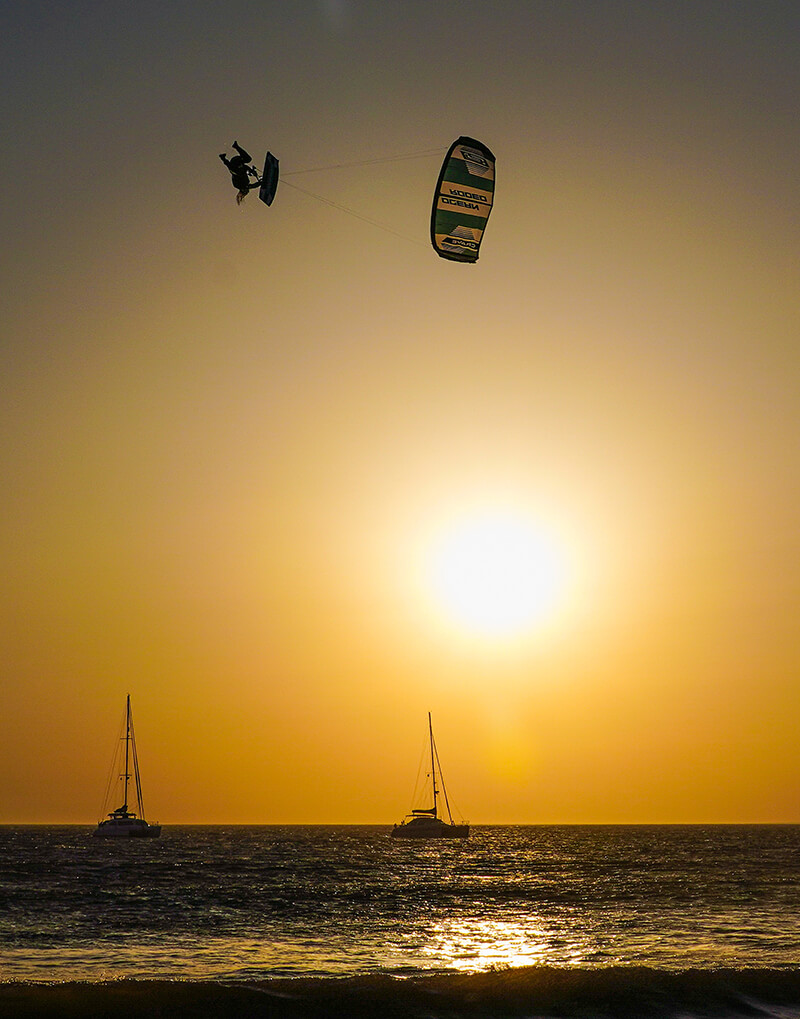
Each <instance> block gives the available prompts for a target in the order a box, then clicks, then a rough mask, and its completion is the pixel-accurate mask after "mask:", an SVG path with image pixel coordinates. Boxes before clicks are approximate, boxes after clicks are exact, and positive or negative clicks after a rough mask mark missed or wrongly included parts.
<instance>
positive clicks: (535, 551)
mask: <svg viewBox="0 0 800 1019" xmlns="http://www.w3.org/2000/svg"><path fill="white" fill-rule="evenodd" d="M432 566H433V568H432V581H433V587H434V591H435V594H436V597H437V599H438V600H439V601H440V603H441V604H442V606H443V607H444V609H445V610H446V611H447V613H448V615H449V616H451V617H452V618H453V620H454V621H455V622H457V623H459V624H460V625H462V626H466V627H467V628H469V629H470V630H471V631H472V632H476V633H481V634H483V635H486V636H503V635H511V634H514V633H518V632H521V631H522V630H525V629H527V628H529V627H531V626H533V625H534V624H536V623H538V622H541V621H542V620H543V619H544V618H545V617H546V616H547V615H548V614H549V613H550V612H551V611H553V610H554V609H555V607H556V605H557V603H558V600H559V596H560V594H561V591H562V587H563V581H564V563H563V557H562V556H561V554H560V551H559V548H558V546H557V544H556V542H555V541H554V539H552V538H550V537H549V536H547V535H546V534H544V533H543V532H541V531H540V530H538V529H537V528H536V526H535V524H534V523H533V522H532V521H530V520H527V519H526V518H524V517H521V516H516V515H513V514H509V513H493V514H484V515H481V516H475V517H472V518H470V519H469V520H465V521H462V522H461V523H460V524H458V525H456V526H454V527H452V528H451V529H450V530H449V531H448V532H447V533H446V534H444V535H442V536H441V538H440V540H439V542H438V544H437V547H436V550H435V551H434V555H433V564H432Z"/></svg>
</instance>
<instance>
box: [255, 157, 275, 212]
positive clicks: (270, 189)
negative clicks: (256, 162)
mask: <svg viewBox="0 0 800 1019" xmlns="http://www.w3.org/2000/svg"><path fill="white" fill-rule="evenodd" d="M277 190H278V160H277V159H276V158H275V156H273V155H272V153H271V152H268V153H267V155H266V157H265V159H264V172H263V173H262V174H261V187H260V188H259V190H258V197H259V198H260V199H261V201H262V202H263V203H264V204H265V205H272V200H273V198H274V197H275V192H276V191H277Z"/></svg>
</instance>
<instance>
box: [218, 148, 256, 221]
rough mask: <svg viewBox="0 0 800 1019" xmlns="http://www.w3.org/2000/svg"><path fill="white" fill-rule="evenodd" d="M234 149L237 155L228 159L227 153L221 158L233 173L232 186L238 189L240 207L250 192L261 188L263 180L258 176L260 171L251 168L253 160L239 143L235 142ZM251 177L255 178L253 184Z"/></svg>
mask: <svg viewBox="0 0 800 1019" xmlns="http://www.w3.org/2000/svg"><path fill="white" fill-rule="evenodd" d="M233 147H234V148H235V149H236V152H237V153H238V154H237V155H235V156H233V157H232V158H231V159H228V157H227V155H226V153H224V152H220V154H219V158H220V159H221V160H222V162H223V163H224V164H225V165H226V166H227V167H228V169H229V170H230V172H231V184H233V186H234V187H235V188H236V191H237V194H236V203H237V205H238V204H241V202H242V201H243V200H244V199H245V198H246V197H247V193H248V191H250V190H251V189H252V188H256V187H258V186H259V184H260V183H261V180H260V179H259V176H258V170H256V168H255V167H254V166H250V161H251V159H252V157H251V156H250V153H249V152H245V150H244V149H243V148H242V147H241V145H240V144H239V143H238V142H234V143H233ZM250 177H255V180H254V181H253V183H252V184H251V183H250Z"/></svg>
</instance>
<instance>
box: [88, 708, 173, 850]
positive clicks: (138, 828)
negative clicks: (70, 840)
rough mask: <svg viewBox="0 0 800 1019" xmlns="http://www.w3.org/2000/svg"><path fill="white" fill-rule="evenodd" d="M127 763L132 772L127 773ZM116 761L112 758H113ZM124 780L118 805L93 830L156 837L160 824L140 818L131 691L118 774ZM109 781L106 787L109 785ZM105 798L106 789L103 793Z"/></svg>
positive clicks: (121, 836) (130, 836) (101, 835)
mask: <svg viewBox="0 0 800 1019" xmlns="http://www.w3.org/2000/svg"><path fill="white" fill-rule="evenodd" d="M131 763H132V764H133V775H131V770H130V769H131ZM115 764H116V759H115ZM120 778H121V779H122V780H123V781H124V783H125V792H124V795H123V802H122V806H121V807H117V808H116V810H112V811H111V813H110V814H109V815H108V817H106V819H105V820H104V821H100V823H99V824H98V825H97V827H96V828H95V830H94V834H95V835H96V836H98V837H99V838H105V839H142V838H150V839H157V838H158V837H159V835H160V834H161V825H160V824H150V823H149V822H147V821H145V819H144V804H143V803H142V782H141V779H140V777H139V757H138V755H137V753H136V738H135V736H134V732H133V715H132V714H131V695H130V694H128V699H127V701H126V704H125V770H124V771H123V772H122V774H121V775H120ZM131 778H133V779H134V781H135V783H136V811H132V810H128V784H129V782H130V780H131ZM110 784H111V783H110V781H109V789H110ZM106 801H108V793H107V794H106Z"/></svg>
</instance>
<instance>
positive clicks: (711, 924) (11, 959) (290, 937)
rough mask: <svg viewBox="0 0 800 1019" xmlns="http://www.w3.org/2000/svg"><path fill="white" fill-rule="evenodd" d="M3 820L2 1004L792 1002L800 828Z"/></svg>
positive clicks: (312, 1012) (536, 1007)
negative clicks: (138, 832)
mask: <svg viewBox="0 0 800 1019" xmlns="http://www.w3.org/2000/svg"><path fill="white" fill-rule="evenodd" d="M389 830H390V829H389V828H388V827H387V826H381V827H376V826H264V827H244V826H242V827H233V826H231V827H206V826H175V827H171V826H165V827H164V829H163V834H162V837H161V838H160V839H152V840H151V839H143V840H130V841H118V840H101V839H95V838H93V837H92V836H91V829H90V828H88V827H75V826H63V827H43V826H24V827H12V826H4V827H0V981H1V982H0V1015H3V1016H14V1017H17V1016H34V1015H35V1016H44V1015H53V1016H56V1015H57V1016H71V1015H75V1016H78V1015H80V1016H81V1017H86V1016H104V1015H109V1016H110V1015H119V1014H120V1012H121V1011H123V1010H127V1011H128V1013H129V1014H132V1015H167V1014H171V1015H172V1016H178V1017H182V1016H244V1017H249V1016H262V1015H263V1016H287V1017H288V1016H291V1017H299V1016H308V1017H327V1016H340V1017H348V1016H354V1017H360V1016H375V1017H378V1019H380V1017H384V1016H386V1017H394V1016H397V1017H405V1016H413V1017H423V1016H425V1017H430V1019H438V1017H442V1019H444V1017H448V1019H457V1017H461V1016H464V1017H467V1016H496V1017H522V1016H525V1017H529V1019H532V1017H537V1019H546V1017H556V1016H558V1017H573V1016H582V1017H583V1016H597V1017H605V1016H641V1017H647V1016H666V1017H675V1019H678V1017H680V1019H693V1017H700V1016H703V1017H717V1016H724V1017H739V1016H775V1017H783V1019H786V1017H800V826H798V825H753V826H743V825H714V826H699V825H686V826H683V825H669V826H530V827H500V826H497V827H494V826H493V827H489V826H487V827H474V828H473V830H472V834H471V837H470V838H469V839H468V840H463V841H462V840H457V841H452V842H449V841H445V842H438V841H436V842H428V843H416V842H408V841H404V840H394V839H391V838H390V837H389Z"/></svg>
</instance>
